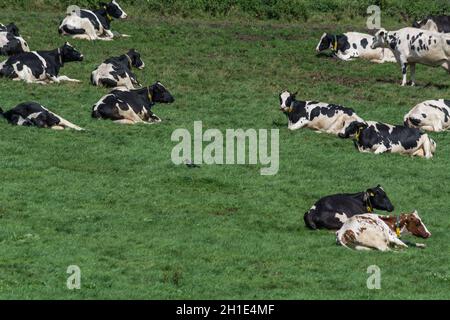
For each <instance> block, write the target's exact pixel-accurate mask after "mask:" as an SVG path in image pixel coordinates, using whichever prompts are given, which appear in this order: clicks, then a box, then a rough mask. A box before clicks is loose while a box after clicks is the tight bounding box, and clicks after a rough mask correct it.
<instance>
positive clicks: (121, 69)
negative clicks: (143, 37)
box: [91, 49, 145, 89]
mask: <svg viewBox="0 0 450 320" xmlns="http://www.w3.org/2000/svg"><path fill="white" fill-rule="evenodd" d="M132 67H135V68H138V69H144V67H145V63H144V62H143V61H142V60H141V55H140V53H139V52H137V51H136V50H134V49H131V50H129V51H128V53H126V54H124V55H121V56H120V57H113V58H109V59H107V60H105V61H104V62H103V63H102V64H101V65H100V66H99V67H98V68H97V69H95V70H94V71H93V72H92V75H91V83H92V84H93V85H94V86H105V87H111V88H115V87H126V88H127V89H134V86H135V85H137V86H139V85H140V84H139V82H138V80H137V78H136V75H135V74H134V73H133V72H132V71H131V68H132Z"/></svg>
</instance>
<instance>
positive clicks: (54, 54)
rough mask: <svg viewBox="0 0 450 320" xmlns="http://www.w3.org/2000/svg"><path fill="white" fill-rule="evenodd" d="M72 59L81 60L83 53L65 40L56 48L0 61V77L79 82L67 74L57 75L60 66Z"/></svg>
mask: <svg viewBox="0 0 450 320" xmlns="http://www.w3.org/2000/svg"><path fill="white" fill-rule="evenodd" d="M72 61H83V55H82V54H81V53H80V52H78V51H77V50H76V49H75V48H74V47H72V46H71V45H70V44H69V43H68V42H66V43H65V44H64V45H63V46H62V47H60V48H58V49H54V50H50V51H32V52H25V53H20V54H17V55H15V56H12V57H10V58H9V59H8V60H6V61H4V62H2V63H0V77H5V78H10V79H13V80H15V81H20V80H22V81H25V82H27V83H39V84H47V83H49V82H50V83H53V82H56V83H59V82H61V81H70V82H80V81H79V80H74V79H70V78H68V77H67V76H59V71H60V69H61V67H63V66H64V64H65V63H67V62H72Z"/></svg>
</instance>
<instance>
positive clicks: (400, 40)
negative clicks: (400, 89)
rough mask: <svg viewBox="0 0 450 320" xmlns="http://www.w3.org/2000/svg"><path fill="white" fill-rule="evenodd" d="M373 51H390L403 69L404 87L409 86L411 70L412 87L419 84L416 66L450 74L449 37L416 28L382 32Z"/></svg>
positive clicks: (375, 40)
mask: <svg viewBox="0 0 450 320" xmlns="http://www.w3.org/2000/svg"><path fill="white" fill-rule="evenodd" d="M372 48H373V49H376V48H389V49H390V50H392V52H393V53H394V56H395V59H396V60H397V62H398V63H399V64H400V66H401V68H402V75H403V81H402V86H406V84H407V69H408V66H409V67H410V69H411V85H412V86H415V84H416V77H415V75H416V64H417V63H420V64H425V65H429V66H441V67H443V68H444V69H445V70H447V71H449V72H450V35H447V34H444V33H437V32H433V31H427V30H420V29H416V28H403V29H400V30H397V31H386V30H385V29H380V30H379V31H378V32H377V33H376V34H375V37H374V41H373V44H372Z"/></svg>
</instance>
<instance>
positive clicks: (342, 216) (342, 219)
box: [334, 213, 348, 223]
mask: <svg viewBox="0 0 450 320" xmlns="http://www.w3.org/2000/svg"><path fill="white" fill-rule="evenodd" d="M334 217H335V218H336V219H338V220H339V221H340V222H341V223H345V222H346V221H347V220H348V217H347V215H346V214H345V213H342V214H339V213H336V214H335V215H334Z"/></svg>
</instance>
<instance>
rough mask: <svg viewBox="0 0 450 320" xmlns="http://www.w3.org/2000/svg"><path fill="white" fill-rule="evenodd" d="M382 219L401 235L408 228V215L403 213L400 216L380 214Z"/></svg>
mask: <svg viewBox="0 0 450 320" xmlns="http://www.w3.org/2000/svg"><path fill="white" fill-rule="evenodd" d="M379 217H380V219H381V220H383V221H384V223H386V224H387V225H388V226H389V229H391V230H392V231H393V232H395V233H396V234H397V236H400V235H401V234H402V233H404V232H405V230H406V220H407V217H406V215H404V214H402V215H400V216H379Z"/></svg>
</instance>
